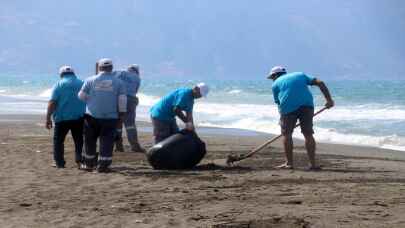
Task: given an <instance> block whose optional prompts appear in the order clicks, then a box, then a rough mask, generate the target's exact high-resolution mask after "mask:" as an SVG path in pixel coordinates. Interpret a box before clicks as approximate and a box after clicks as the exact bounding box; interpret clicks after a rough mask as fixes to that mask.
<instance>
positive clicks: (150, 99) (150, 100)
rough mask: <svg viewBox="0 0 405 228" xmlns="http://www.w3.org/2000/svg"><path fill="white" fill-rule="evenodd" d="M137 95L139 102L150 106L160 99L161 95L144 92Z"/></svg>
mask: <svg viewBox="0 0 405 228" xmlns="http://www.w3.org/2000/svg"><path fill="white" fill-rule="evenodd" d="M137 97H138V98H139V104H140V105H143V106H150V107H152V105H154V104H155V103H156V102H158V101H159V97H157V96H149V95H146V94H144V93H138V94H137Z"/></svg>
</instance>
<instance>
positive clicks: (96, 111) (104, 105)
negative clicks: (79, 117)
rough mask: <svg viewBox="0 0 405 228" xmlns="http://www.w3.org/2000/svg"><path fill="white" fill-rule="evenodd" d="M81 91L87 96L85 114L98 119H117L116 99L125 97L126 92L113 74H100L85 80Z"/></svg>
mask: <svg viewBox="0 0 405 228" xmlns="http://www.w3.org/2000/svg"><path fill="white" fill-rule="evenodd" d="M81 91H82V92H84V93H85V94H87V100H86V113H87V114H89V115H90V116H92V117H94V118H98V119H118V97H119V96H120V95H126V91H125V86H124V85H123V82H122V81H121V80H120V79H118V78H117V77H116V76H115V74H114V73H106V72H101V73H100V74H98V75H95V76H92V77H90V78H87V79H86V81H85V82H84V85H83V87H82V90H81Z"/></svg>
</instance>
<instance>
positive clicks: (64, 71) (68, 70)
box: [59, 66, 74, 74]
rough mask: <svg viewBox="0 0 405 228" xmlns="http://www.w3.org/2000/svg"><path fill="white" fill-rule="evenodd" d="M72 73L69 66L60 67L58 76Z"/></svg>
mask: <svg viewBox="0 0 405 228" xmlns="http://www.w3.org/2000/svg"><path fill="white" fill-rule="evenodd" d="M66 73H74V70H73V68H72V67H71V66H62V67H61V68H59V74H66Z"/></svg>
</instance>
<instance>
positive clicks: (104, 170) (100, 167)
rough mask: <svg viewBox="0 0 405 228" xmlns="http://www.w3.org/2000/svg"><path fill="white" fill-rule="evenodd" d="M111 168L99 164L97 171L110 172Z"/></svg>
mask: <svg viewBox="0 0 405 228" xmlns="http://www.w3.org/2000/svg"><path fill="white" fill-rule="evenodd" d="M111 171H112V170H111V169H110V168H109V167H104V166H99V167H97V172H98V173H110V172H111Z"/></svg>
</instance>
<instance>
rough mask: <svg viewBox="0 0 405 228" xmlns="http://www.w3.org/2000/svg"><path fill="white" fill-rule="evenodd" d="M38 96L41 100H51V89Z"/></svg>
mask: <svg viewBox="0 0 405 228" xmlns="http://www.w3.org/2000/svg"><path fill="white" fill-rule="evenodd" d="M38 96H39V97H43V98H51V96H52V88H50V89H46V90H44V91H42V92H41V93H40V94H39V95H38Z"/></svg>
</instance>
